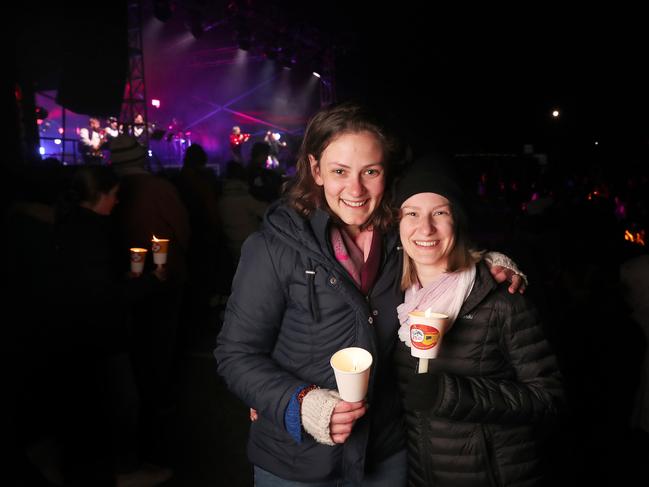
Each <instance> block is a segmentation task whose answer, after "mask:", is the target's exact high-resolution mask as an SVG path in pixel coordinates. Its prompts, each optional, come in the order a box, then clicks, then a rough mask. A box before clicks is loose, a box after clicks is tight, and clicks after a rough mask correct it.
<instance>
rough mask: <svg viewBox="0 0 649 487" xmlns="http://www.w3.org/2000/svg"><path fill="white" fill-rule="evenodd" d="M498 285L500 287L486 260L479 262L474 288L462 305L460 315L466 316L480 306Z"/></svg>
mask: <svg viewBox="0 0 649 487" xmlns="http://www.w3.org/2000/svg"><path fill="white" fill-rule="evenodd" d="M496 287H498V284H497V283H496V281H494V279H493V277H491V272H489V268H488V267H487V265H486V264H485V263H484V261H481V262H478V263H477V264H476V274H475V283H474V284H473V289H472V290H471V293H470V294H469V297H468V298H467V300H466V301H465V302H464V304H463V305H462V308H461V309H460V313H459V314H458V316H464V315H466V314H469V313H471V311H473V309H474V308H475V307H476V306H478V305H479V304H480V303H481V302H482V300H483V299H484V298H485V297H487V295H488V294H489V293H491V292H492V291H493V290H494V289H496Z"/></svg>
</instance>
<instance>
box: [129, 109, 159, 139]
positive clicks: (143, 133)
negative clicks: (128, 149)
mask: <svg viewBox="0 0 649 487" xmlns="http://www.w3.org/2000/svg"><path fill="white" fill-rule="evenodd" d="M154 129H155V124H148V123H144V116H142V114H141V113H138V114H136V115H135V117H134V118H133V125H132V126H131V130H130V132H131V135H132V136H133V137H135V138H136V139H137V141H138V143H139V144H140V145H141V146H142V147H148V146H149V144H148V141H149V136H150V135H151V134H152V133H153V130H154Z"/></svg>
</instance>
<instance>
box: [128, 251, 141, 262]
mask: <svg viewBox="0 0 649 487" xmlns="http://www.w3.org/2000/svg"><path fill="white" fill-rule="evenodd" d="M142 260H143V256H142V254H141V253H140V252H131V261H133V262H142Z"/></svg>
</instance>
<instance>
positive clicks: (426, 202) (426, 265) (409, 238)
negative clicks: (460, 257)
mask: <svg viewBox="0 0 649 487" xmlns="http://www.w3.org/2000/svg"><path fill="white" fill-rule="evenodd" d="M399 234H400V236H401V243H402V245H403V249H404V251H405V252H406V253H407V254H408V256H409V257H410V258H411V259H412V260H413V262H414V264H415V268H416V270H417V274H423V273H426V274H428V275H430V274H439V273H442V272H445V271H446V270H447V268H448V260H449V255H450V253H451V251H452V250H453V246H454V244H455V237H454V226H453V215H452V213H451V206H450V203H449V201H448V200H447V199H446V198H445V197H444V196H441V195H439V194H437V193H418V194H415V195H413V196H411V197H410V198H408V199H407V200H406V201H404V202H403V204H402V205H401V220H400V222H399ZM420 280H421V279H420Z"/></svg>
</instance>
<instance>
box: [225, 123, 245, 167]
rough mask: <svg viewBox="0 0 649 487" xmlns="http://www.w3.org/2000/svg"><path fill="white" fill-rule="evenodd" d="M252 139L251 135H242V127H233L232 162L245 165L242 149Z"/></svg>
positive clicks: (231, 136) (231, 141) (231, 140)
mask: <svg viewBox="0 0 649 487" xmlns="http://www.w3.org/2000/svg"><path fill="white" fill-rule="evenodd" d="M248 139H250V134H243V133H241V127H239V126H237V125H235V126H234V127H232V133H231V134H230V149H231V150H232V160H234V161H237V162H241V163H243V155H242V153H241V148H242V145H243V143H244V142H247V141H248Z"/></svg>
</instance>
